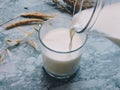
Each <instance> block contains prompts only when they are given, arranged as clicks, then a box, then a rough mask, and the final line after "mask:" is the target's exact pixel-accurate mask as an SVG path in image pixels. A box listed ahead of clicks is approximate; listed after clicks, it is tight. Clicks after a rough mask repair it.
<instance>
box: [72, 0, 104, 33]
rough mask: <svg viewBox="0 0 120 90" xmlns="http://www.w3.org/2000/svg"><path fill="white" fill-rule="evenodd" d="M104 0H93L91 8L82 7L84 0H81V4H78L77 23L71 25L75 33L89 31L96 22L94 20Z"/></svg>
mask: <svg viewBox="0 0 120 90" xmlns="http://www.w3.org/2000/svg"><path fill="white" fill-rule="evenodd" d="M104 2H105V1H104V0H94V2H93V3H94V4H93V5H92V7H91V8H86V9H83V5H84V3H85V0H82V4H81V6H80V10H79V12H78V14H79V23H77V24H74V25H73V26H72V28H73V29H75V30H76V32H77V33H82V32H84V31H87V32H88V31H90V30H91V28H92V27H93V26H94V24H95V23H96V20H97V18H98V16H99V14H100V11H101V9H102V8H103V7H104Z"/></svg>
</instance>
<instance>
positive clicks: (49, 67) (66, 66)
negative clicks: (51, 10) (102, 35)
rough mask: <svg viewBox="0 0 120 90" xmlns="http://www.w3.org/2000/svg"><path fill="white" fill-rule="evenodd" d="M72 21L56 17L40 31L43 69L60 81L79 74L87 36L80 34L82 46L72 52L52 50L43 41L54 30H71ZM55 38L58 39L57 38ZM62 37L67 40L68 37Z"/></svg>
mask: <svg viewBox="0 0 120 90" xmlns="http://www.w3.org/2000/svg"><path fill="white" fill-rule="evenodd" d="M70 21H71V19H66V17H56V18H53V19H49V20H48V21H47V22H45V23H44V24H43V26H42V27H41V28H40V30H39V39H40V44H41V52H42V61H43V67H44V69H45V71H46V72H47V73H48V74H49V75H50V76H53V77H55V78H59V79H63V78H69V77H70V76H72V75H73V74H75V72H77V70H78V68H79V62H80V58H81V55H82V52H83V46H84V45H85V43H86V40H87V35H86V34H79V36H80V38H81V40H82V44H81V45H80V46H79V47H78V48H76V49H74V50H71V51H61V50H55V49H52V48H50V47H48V46H47V45H46V44H45V43H44V41H43V39H44V37H45V36H46V34H48V33H49V32H51V31H52V30H55V29H58V28H61V27H62V28H67V29H68V30H69V28H70ZM53 37H54V38H56V36H53ZM61 37H64V38H66V36H61Z"/></svg>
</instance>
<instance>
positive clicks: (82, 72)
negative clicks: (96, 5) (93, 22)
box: [0, 0, 120, 90]
mask: <svg viewBox="0 0 120 90" xmlns="http://www.w3.org/2000/svg"><path fill="white" fill-rule="evenodd" d="M47 1H49V2H50V0H47ZM47 1H45V0H0V23H1V22H3V21H5V20H8V19H9V18H11V17H14V16H17V15H19V14H20V13H24V12H30V11H40V12H45V13H57V14H60V15H65V16H67V17H70V15H68V14H67V13H65V12H63V11H59V9H58V8H56V6H54V5H52V4H50V3H47ZM114 1H115V0H114ZM116 1H117V0H116ZM53 6H54V7H53ZM26 7H27V9H26ZM19 19H21V18H18V19H15V20H14V21H17V20H19ZM14 21H12V22H14ZM6 25H7V24H6ZM4 27H5V25H4V26H1V27H0V32H1V33H0V50H2V49H3V48H4V47H6V45H7V44H6V42H5V39H6V38H11V39H18V38H24V37H25V35H24V32H25V31H33V28H34V25H31V26H29V27H28V26H23V27H22V29H20V28H13V29H11V30H8V31H5V30H4ZM28 39H32V40H34V41H36V42H37V44H38V48H37V49H36V50H35V49H34V48H33V47H31V46H30V45H28V44H27V43H24V44H20V45H19V46H17V47H12V48H9V50H10V51H11V54H12V56H11V57H9V56H8V55H7V54H5V60H4V61H3V62H2V63H1V64H0V90H120V48H119V47H118V46H116V45H115V44H114V43H112V42H111V41H109V40H108V39H106V38H104V37H103V36H102V35H101V34H99V33H98V32H95V31H93V32H91V33H90V35H89V39H88V41H87V43H86V45H85V52H84V53H83V55H82V59H81V62H80V69H79V71H78V72H77V74H76V75H75V76H74V77H72V78H70V79H64V80H57V79H54V78H52V77H50V76H49V75H47V74H46V73H45V72H44V70H43V69H42V61H41V52H40V46H39V40H38V34H37V32H35V33H34V35H33V37H29V38H28Z"/></svg>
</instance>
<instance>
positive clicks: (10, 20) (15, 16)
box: [0, 16, 20, 26]
mask: <svg viewBox="0 0 120 90" xmlns="http://www.w3.org/2000/svg"><path fill="white" fill-rule="evenodd" d="M18 17H20V16H15V17H13V18H11V19H9V20H7V21H5V22H3V23H1V24H0V26H2V25H4V24H6V23H8V22H10V21H12V20H14V19H16V18H18Z"/></svg>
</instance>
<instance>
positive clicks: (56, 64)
mask: <svg viewBox="0 0 120 90" xmlns="http://www.w3.org/2000/svg"><path fill="white" fill-rule="evenodd" d="M69 35H70V33H69V30H67V29H65V28H59V29H56V30H52V31H50V32H48V33H47V34H46V35H45V36H44V38H43V42H44V44H45V45H46V46H47V47H48V48H50V49H52V50H55V51H59V52H69V43H70V36H69ZM82 44H83V42H82V40H81V38H80V36H79V35H78V34H75V35H74V38H73V44H72V49H71V50H76V49H78V48H80V46H81V45H82ZM80 56H81V52H80V49H79V50H77V51H75V52H72V53H56V52H53V51H50V50H44V51H43V54H42V57H43V64H44V68H45V69H46V71H47V72H48V73H51V74H54V75H58V76H66V75H71V74H73V73H75V71H76V70H77V69H78V67H79V61H80Z"/></svg>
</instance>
